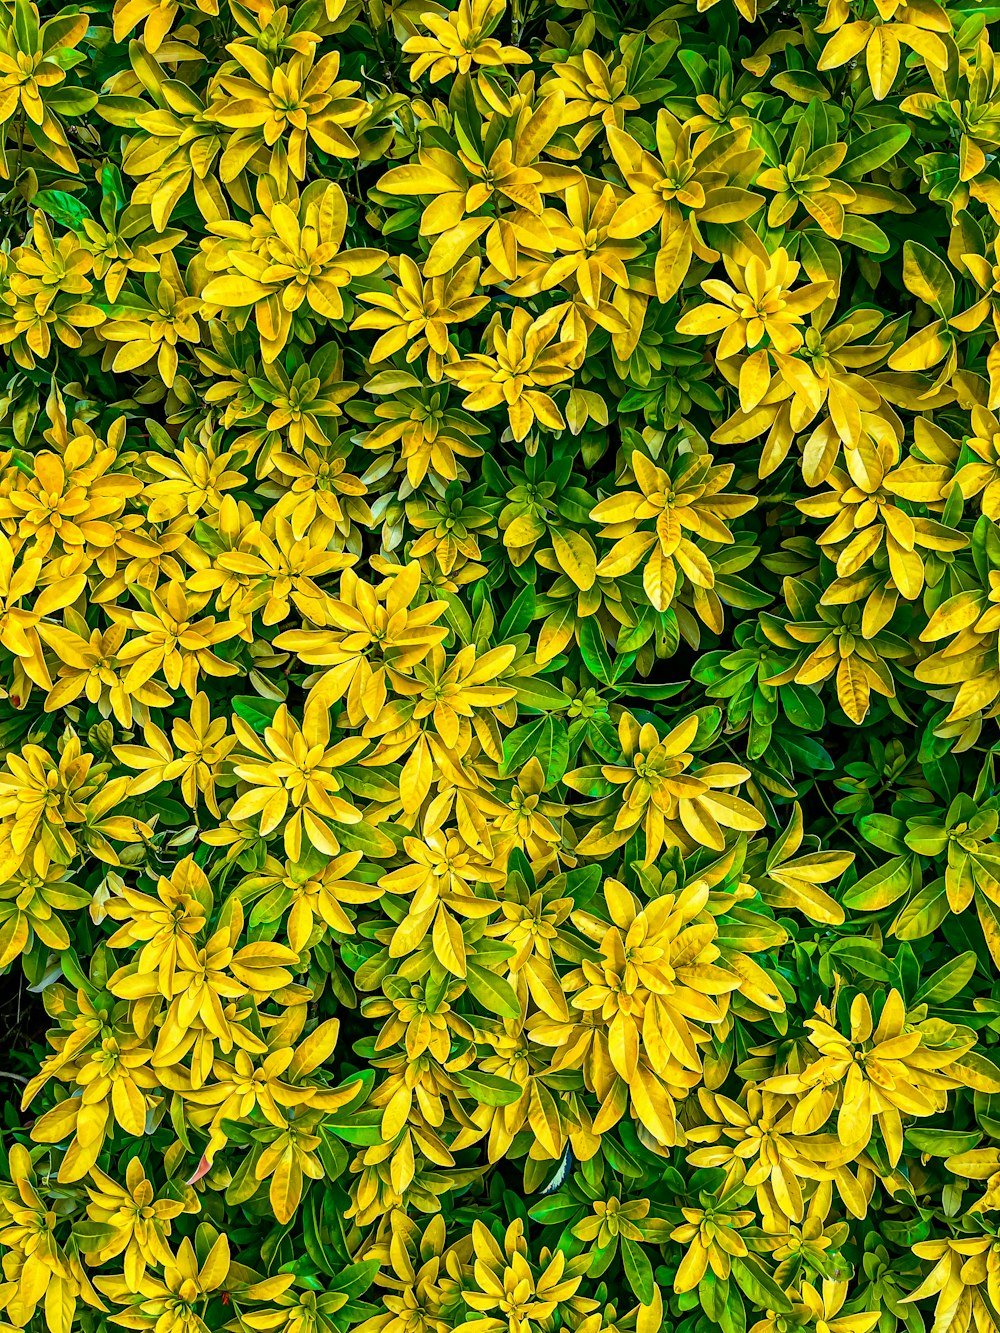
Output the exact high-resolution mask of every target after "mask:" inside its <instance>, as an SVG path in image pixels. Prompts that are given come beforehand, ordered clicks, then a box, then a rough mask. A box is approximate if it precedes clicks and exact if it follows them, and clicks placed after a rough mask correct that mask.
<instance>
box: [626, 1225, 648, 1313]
mask: <svg viewBox="0 0 1000 1333" xmlns="http://www.w3.org/2000/svg"><path fill="white" fill-rule="evenodd" d="M621 1254H622V1265H623V1267H624V1269H625V1277H626V1279H627V1281H628V1284H629V1286H630V1287H631V1288H632V1290H633V1291H634V1292H635V1294H636V1296H637V1297H638V1298H639V1304H640V1305H652V1303H653V1267H652V1265H651V1264H650V1262H649V1260H648V1259H647V1258H646V1252H645V1250H644V1249H643V1248H642V1246H641V1245H640V1244H639V1243H638V1241H634V1240H629V1238H628V1237H627V1236H622V1237H621Z"/></svg>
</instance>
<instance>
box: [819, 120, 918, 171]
mask: <svg viewBox="0 0 1000 1333" xmlns="http://www.w3.org/2000/svg"><path fill="white" fill-rule="evenodd" d="M909 139H910V129H909V126H908V125H880V126H879V127H878V129H877V130H870V131H869V132H868V133H867V134H861V135H859V136H858V137H857V138H856V139H853V140H852V141H851V143H850V144H849V145H848V148H847V153H846V154H845V156H844V160H843V162H841V164H840V166H839V167H838V169H837V171H836V175H837V176H838V177H839V178H840V179H841V180H845V181H857V180H861V178H862V177H863V176H867V175H868V174H869V172H872V171H875V170H877V168H879V167H882V166H884V165H885V164H886V162H889V161H891V160H892V158H894V157H895V156H896V154H897V153H898V152H899V151H900V149H902V148H905V147H906V145H907V143H908V142H909Z"/></svg>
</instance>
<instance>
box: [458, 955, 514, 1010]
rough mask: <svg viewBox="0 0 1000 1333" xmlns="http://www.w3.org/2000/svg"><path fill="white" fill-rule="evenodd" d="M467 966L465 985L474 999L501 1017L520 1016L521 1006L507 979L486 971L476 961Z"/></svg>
mask: <svg viewBox="0 0 1000 1333" xmlns="http://www.w3.org/2000/svg"><path fill="white" fill-rule="evenodd" d="M467 966H468V975H467V976H466V979H465V980H466V985H467V986H468V988H469V994H470V995H471V996H472V998H473V999H474V1000H477V1001H478V1002H479V1004H481V1005H482V1006H483V1008H484V1009H488V1010H489V1012H490V1013H491V1014H499V1015H500V1017H501V1018H520V1016H521V1006H520V1005H519V1004H518V1002H517V995H516V994H515V993H514V988H513V987H512V986H511V984H510V982H509V981H506V980H505V979H504V978H503V977H498V976H497V975H496V973H495V972H488V971H487V970H486V968H485V967H480V966H479V964H478V963H469V964H468V965H467Z"/></svg>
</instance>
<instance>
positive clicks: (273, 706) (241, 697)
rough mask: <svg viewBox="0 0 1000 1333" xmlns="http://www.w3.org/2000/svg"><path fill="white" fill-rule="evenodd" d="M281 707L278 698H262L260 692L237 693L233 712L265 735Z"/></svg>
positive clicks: (260, 733) (258, 732)
mask: <svg viewBox="0 0 1000 1333" xmlns="http://www.w3.org/2000/svg"><path fill="white" fill-rule="evenodd" d="M280 707H281V704H280V703H279V702H278V700H277V699H262V698H261V697H260V695H258V694H237V695H236V697H235V698H234V699H233V712H234V713H235V714H236V716H237V717H241V718H242V719H243V721H244V722H246V723H247V725H248V726H251V727H253V729H254V731H256V732H257V734H258V735H263V733H264V731H265V730H266V728H267V727H269V726H270V725H271V723H272V722H273V721H274V715H275V713H276V712H277V711H278V709H279V708H280Z"/></svg>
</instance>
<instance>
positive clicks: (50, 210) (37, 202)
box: [31, 190, 90, 231]
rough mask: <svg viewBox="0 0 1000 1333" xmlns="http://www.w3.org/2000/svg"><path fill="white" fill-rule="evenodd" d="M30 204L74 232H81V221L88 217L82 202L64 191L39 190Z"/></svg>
mask: <svg viewBox="0 0 1000 1333" xmlns="http://www.w3.org/2000/svg"><path fill="white" fill-rule="evenodd" d="M31 203H32V205H33V206H34V207H35V208H40V209H41V210H42V212H43V213H47V214H48V216H49V217H50V218H53V219H54V220H55V221H56V222H61V223H62V224H63V226H64V227H70V228H72V229H73V230H74V231H80V230H82V228H83V219H84V218H89V217H90V209H89V208H88V207H87V205H86V204H85V203H84V202H83V200H82V199H78V198H77V197H76V195H75V194H68V193H67V192H66V191H65V190H39V191H38V193H37V194H36V195H35V196H34V198H33V199H32V200H31Z"/></svg>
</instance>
